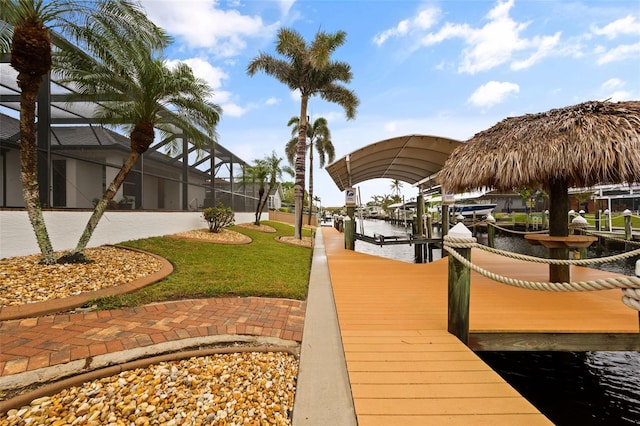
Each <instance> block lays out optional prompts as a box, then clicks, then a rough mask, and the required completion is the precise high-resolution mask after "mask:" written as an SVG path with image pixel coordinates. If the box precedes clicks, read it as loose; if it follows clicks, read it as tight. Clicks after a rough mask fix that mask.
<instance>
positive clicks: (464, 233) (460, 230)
mask: <svg viewBox="0 0 640 426" xmlns="http://www.w3.org/2000/svg"><path fill="white" fill-rule="evenodd" d="M447 235H449V236H450V237H452V238H471V237H473V234H472V233H471V231H470V230H469V228H467V227H466V226H464V224H463V223H462V222H458V223H456V225H455V226H454V227H453V228H451V229H449V233H448V234H447Z"/></svg>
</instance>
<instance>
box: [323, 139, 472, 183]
mask: <svg viewBox="0 0 640 426" xmlns="http://www.w3.org/2000/svg"><path fill="white" fill-rule="evenodd" d="M461 144H462V142H460V141H457V140H455V139H449V138H444V137H440V136H427V135H407V136H398V137H395V138H391V139H386V140H382V141H380V142H375V143H372V144H371V145H367V146H365V147H363V148H360V149H358V150H356V151H353V152H352V153H350V154H347V155H345V156H344V157H342V158H340V159H339V160H337V161H334V162H333V163H331V164H329V165H328V166H327V167H326V169H327V171H328V172H329V175H330V176H331V178H332V179H333V181H334V182H335V184H336V185H337V186H338V188H339V189H340V190H341V191H344V190H345V188H350V187H352V186H353V185H356V184H358V183H360V182H364V181H367V180H370V179H378V178H383V179H398V180H400V181H402V182H407V183H409V184H411V185H414V184H416V183H418V182H421V181H424V180H425V178H428V177H430V176H435V175H436V174H437V173H438V172H439V171H440V169H442V166H443V165H444V162H445V161H446V160H447V158H449V155H450V154H451V152H452V151H453V150H454V149H455V148H457V147H458V146H459V145H461Z"/></svg>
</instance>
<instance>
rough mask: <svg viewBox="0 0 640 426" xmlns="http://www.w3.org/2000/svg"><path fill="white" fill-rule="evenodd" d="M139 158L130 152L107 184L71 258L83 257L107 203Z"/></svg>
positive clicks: (138, 155)
mask: <svg viewBox="0 0 640 426" xmlns="http://www.w3.org/2000/svg"><path fill="white" fill-rule="evenodd" d="M139 157H140V154H139V153H138V152H136V151H135V150H134V151H132V152H131V154H130V155H129V158H128V159H127V161H126V162H125V163H124V164H123V165H122V168H121V169H120V171H119V172H118V174H117V175H116V177H115V178H114V179H113V181H112V182H111V183H110V184H109V187H108V188H107V190H106V191H105V193H104V194H103V195H102V198H101V199H100V201H98V204H96V207H95V208H94V209H93V214H91V217H90V218H89V221H88V222H87V225H86V227H85V228H84V232H83V233H82V235H81V236H80V240H78V245H77V246H76V248H75V250H74V251H73V253H71V255H70V256H71V257H84V249H85V248H86V247H87V244H88V243H89V240H90V239H91V236H92V235H93V231H95V229H96V227H97V226H98V222H100V219H101V218H102V215H103V214H104V212H105V210H106V209H107V206H108V205H109V202H110V201H111V200H113V197H115V195H116V192H118V189H119V188H120V186H121V185H122V182H124V179H125V178H126V177H127V174H129V172H130V171H131V169H132V168H133V166H134V165H135V164H136V162H137V161H138V158H139Z"/></svg>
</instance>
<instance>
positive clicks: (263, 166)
mask: <svg viewBox="0 0 640 426" xmlns="http://www.w3.org/2000/svg"><path fill="white" fill-rule="evenodd" d="M254 163H255V164H254V165H253V166H248V167H246V168H245V173H244V174H243V175H242V180H243V183H244V184H245V186H246V185H247V184H249V183H251V184H256V183H257V184H258V202H257V203H256V220H255V222H254V223H255V224H256V226H260V216H261V214H262V206H261V204H262V197H263V196H264V193H265V185H266V181H267V176H268V175H269V166H268V164H267V161H266V160H254ZM268 197H269V193H267V198H268Z"/></svg>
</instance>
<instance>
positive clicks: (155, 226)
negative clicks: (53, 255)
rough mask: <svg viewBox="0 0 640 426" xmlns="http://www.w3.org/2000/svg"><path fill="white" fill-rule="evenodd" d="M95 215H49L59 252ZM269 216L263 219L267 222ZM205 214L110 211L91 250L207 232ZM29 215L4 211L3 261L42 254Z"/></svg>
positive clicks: (239, 218) (244, 218) (239, 217)
mask: <svg viewBox="0 0 640 426" xmlns="http://www.w3.org/2000/svg"><path fill="white" fill-rule="evenodd" d="M90 215H91V212H90V211H45V212H44V219H45V222H46V224H47V230H48V231H49V236H50V237H51V243H52V244H53V249H54V250H56V251H59V250H60V251H62V250H71V249H73V248H74V247H75V245H76V243H77V242H78V239H79V238H80V235H81V234H82V231H83V229H84V227H85V225H86V223H87V220H88V219H89V216H90ZM268 217H269V214H268V213H263V215H262V218H263V219H264V220H267V219H268ZM235 221H236V223H247V222H253V221H254V215H253V214H252V213H236V216H235ZM206 226H207V223H206V222H205V220H204V219H203V217H202V213H201V212H138V211H136V212H126V211H107V212H105V214H104V216H103V217H102V220H101V221H100V223H99V224H98V227H97V228H96V230H95V232H94V234H93V237H92V238H91V241H89V247H97V246H101V245H103V244H116V243H120V242H122V241H128V240H135V239H139V238H147V237H154V236H160V235H168V234H175V233H177V232H184V231H189V230H192V229H200V228H206ZM39 252H40V250H39V249H38V244H37V242H36V237H35V235H34V233H33V228H32V227H31V224H30V223H29V218H28V217H27V212H26V211H22V210H3V211H0V258H5V257H12V256H24V255H29V254H36V253H39Z"/></svg>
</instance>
